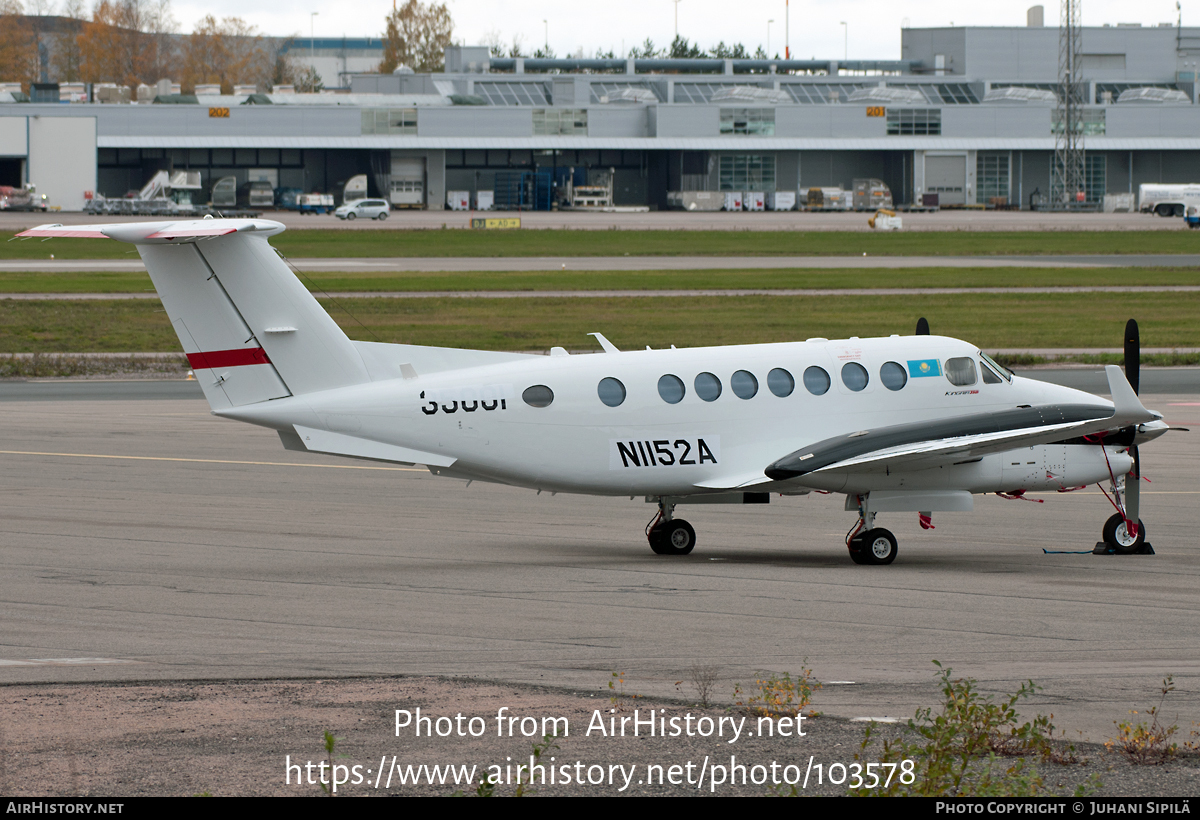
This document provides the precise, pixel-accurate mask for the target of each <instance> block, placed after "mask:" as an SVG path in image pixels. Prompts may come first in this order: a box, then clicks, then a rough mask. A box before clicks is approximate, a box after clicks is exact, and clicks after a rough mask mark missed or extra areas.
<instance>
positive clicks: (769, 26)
mask: <svg viewBox="0 0 1200 820" xmlns="http://www.w3.org/2000/svg"><path fill="white" fill-rule="evenodd" d="M774 22H775V21H774V20H768V21H767V59H768V60H769V59H771V24H772V23H774Z"/></svg>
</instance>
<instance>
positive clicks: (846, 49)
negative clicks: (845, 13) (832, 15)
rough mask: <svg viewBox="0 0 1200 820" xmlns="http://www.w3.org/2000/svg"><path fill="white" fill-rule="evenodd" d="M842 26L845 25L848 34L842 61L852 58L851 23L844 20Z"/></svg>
mask: <svg viewBox="0 0 1200 820" xmlns="http://www.w3.org/2000/svg"><path fill="white" fill-rule="evenodd" d="M842 26H844V30H845V34H846V45H845V51H844V52H843V53H842V62H845V61H846V60H849V59H850V24H849V23H847V22H846V21H845V20H843V21H842Z"/></svg>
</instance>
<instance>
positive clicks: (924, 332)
mask: <svg viewBox="0 0 1200 820" xmlns="http://www.w3.org/2000/svg"><path fill="white" fill-rule="evenodd" d="M1131 321H1132V320H1131ZM1134 327H1137V326H1136V325H1134ZM917 335H918V336H928V335H929V322H927V321H926V320H925V317H924V316H922V317H921V318H920V319H917Z"/></svg>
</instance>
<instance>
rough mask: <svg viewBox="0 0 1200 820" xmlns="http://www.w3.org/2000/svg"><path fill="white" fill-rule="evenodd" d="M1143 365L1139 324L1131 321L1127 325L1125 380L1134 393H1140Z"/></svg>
mask: <svg viewBox="0 0 1200 820" xmlns="http://www.w3.org/2000/svg"><path fill="white" fill-rule="evenodd" d="M1141 364H1142V340H1141V336H1140V335H1139V333H1138V323H1137V322H1136V321H1135V320H1133V319H1130V320H1129V321H1128V322H1126V324H1125V378H1126V379H1128V380H1129V386H1130V387H1132V388H1133V392H1134V393H1136V392H1138V382H1139V381H1140V378H1141V376H1140V372H1139V371H1140V370H1141Z"/></svg>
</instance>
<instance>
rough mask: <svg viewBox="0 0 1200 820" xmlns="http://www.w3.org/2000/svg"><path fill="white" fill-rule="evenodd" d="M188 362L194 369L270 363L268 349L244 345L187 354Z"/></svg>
mask: <svg viewBox="0 0 1200 820" xmlns="http://www.w3.org/2000/svg"><path fill="white" fill-rule="evenodd" d="M187 358H188V364H190V365H191V366H192V369H193V370H211V369H213V368H215V367H242V366H243V365H248V364H270V363H271V360H270V359H268V358H267V351H265V350H263V349H262V348H261V347H243V348H238V349H237V350H209V351H207V352H201V353H189V354H187Z"/></svg>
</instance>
